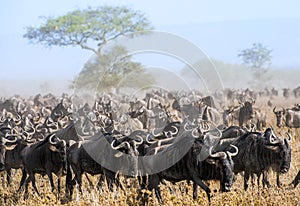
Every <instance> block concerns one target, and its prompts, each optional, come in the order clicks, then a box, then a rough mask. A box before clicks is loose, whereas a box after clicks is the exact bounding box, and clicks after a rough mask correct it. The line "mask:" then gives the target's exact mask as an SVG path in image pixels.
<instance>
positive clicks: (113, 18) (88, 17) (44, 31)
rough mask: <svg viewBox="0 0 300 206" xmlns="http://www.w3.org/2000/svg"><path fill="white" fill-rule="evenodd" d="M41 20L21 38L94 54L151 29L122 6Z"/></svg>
mask: <svg viewBox="0 0 300 206" xmlns="http://www.w3.org/2000/svg"><path fill="white" fill-rule="evenodd" d="M43 19H44V20H45V23H44V24H43V25H41V26H40V27H32V26H29V27H27V28H26V33H25V34H24V36H23V37H24V38H27V39H29V40H30V42H31V43H34V44H42V45H44V46H46V47H52V46H80V47H81V48H82V49H87V50H91V51H93V52H94V53H95V54H97V55H98V54H99V53H100V52H101V48H102V46H103V45H105V44H106V43H108V42H109V41H111V40H113V39H116V38H117V37H119V36H122V35H126V34H129V33H132V32H137V31H140V32H143V31H146V30H149V29H152V27H151V25H150V22H149V21H148V20H147V18H146V17H145V15H144V14H143V13H142V12H140V11H135V10H132V9H130V8H128V7H125V6H119V7H112V6H102V7H98V8H96V9H92V8H87V9H84V10H75V11H72V12H69V13H67V14H66V15H63V16H59V17H43Z"/></svg>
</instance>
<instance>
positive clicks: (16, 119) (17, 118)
mask: <svg viewBox="0 0 300 206" xmlns="http://www.w3.org/2000/svg"><path fill="white" fill-rule="evenodd" d="M20 120H21V116H20V115H19V114H17V117H16V118H15V119H14V121H15V122H18V121H20Z"/></svg>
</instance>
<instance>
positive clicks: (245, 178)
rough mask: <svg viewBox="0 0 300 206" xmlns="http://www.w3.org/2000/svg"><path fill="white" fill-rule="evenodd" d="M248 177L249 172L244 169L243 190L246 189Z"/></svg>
mask: <svg viewBox="0 0 300 206" xmlns="http://www.w3.org/2000/svg"><path fill="white" fill-rule="evenodd" d="M249 178H250V174H249V173H248V172H246V171H245V173H244V190H245V191H246V190H247V189H248V181H249Z"/></svg>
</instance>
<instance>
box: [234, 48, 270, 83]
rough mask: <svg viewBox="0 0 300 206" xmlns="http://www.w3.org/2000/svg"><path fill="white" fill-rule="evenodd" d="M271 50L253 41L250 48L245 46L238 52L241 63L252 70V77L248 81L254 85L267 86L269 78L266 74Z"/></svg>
mask: <svg viewBox="0 0 300 206" xmlns="http://www.w3.org/2000/svg"><path fill="white" fill-rule="evenodd" d="M271 53H272V50H271V49H268V47H267V46H264V45H263V44H261V43H254V44H253V45H252V47H251V48H247V49H244V50H242V51H241V52H240V53H238V57H240V58H241V59H242V61H243V63H244V64H245V65H246V66H247V67H248V68H250V69H251V70H252V76H253V79H252V81H251V82H250V84H252V85H253V86H254V87H259V88H263V87H268V86H269V85H268V82H269V80H270V79H271V76H270V74H268V71H269V68H270V65H271V63H272V56H271Z"/></svg>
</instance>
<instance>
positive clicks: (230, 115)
mask: <svg viewBox="0 0 300 206" xmlns="http://www.w3.org/2000/svg"><path fill="white" fill-rule="evenodd" d="M253 104H254V101H251V102H250V101H245V102H244V103H241V102H240V106H232V107H231V108H229V109H226V110H225V111H224V112H223V123H224V124H225V125H227V126H228V124H229V123H230V122H234V121H237V122H238V125H239V126H243V125H244V124H245V123H247V122H248V121H249V120H251V119H252V118H253V117H254V112H253V107H252V105H253Z"/></svg>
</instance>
